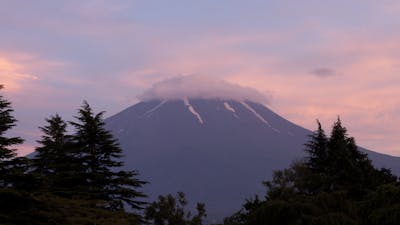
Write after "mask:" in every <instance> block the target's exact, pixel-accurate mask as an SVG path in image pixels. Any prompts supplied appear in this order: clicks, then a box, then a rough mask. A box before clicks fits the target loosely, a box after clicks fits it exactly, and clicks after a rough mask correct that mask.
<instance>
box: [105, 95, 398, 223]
mask: <svg viewBox="0 0 400 225" xmlns="http://www.w3.org/2000/svg"><path fill="white" fill-rule="evenodd" d="M311 119H312V118H311ZM106 123H107V126H108V129H110V130H111V131H112V132H113V134H114V135H115V137H116V138H118V139H119V141H120V144H121V147H122V148H123V149H124V154H125V165H126V168H128V169H135V170H138V171H139V172H140V174H141V177H142V178H143V179H144V180H147V181H149V182H150V184H148V185H146V187H145V189H144V191H145V193H147V194H148V195H149V197H150V198H149V200H154V199H155V198H156V197H157V196H158V195H159V194H167V193H176V192H177V191H183V192H185V193H186V194H187V197H188V199H189V201H190V203H194V202H204V203H205V204H206V208H207V210H208V214H209V218H218V219H220V218H222V217H223V216H226V215H229V214H231V213H233V212H234V211H236V210H238V209H240V207H241V205H242V204H243V202H244V200H245V199H246V198H250V197H253V196H254V195H255V194H259V195H261V196H263V195H264V193H265V188H264V187H263V186H262V184H261V182H262V181H264V180H267V179H269V178H270V177H271V174H272V171H273V170H277V169H282V168H285V167H287V166H289V165H290V163H291V162H292V161H293V160H295V159H301V158H302V157H304V151H303V149H304V143H305V142H307V141H308V135H309V134H310V131H309V130H306V129H304V128H302V127H300V126H297V125H295V124H293V123H291V122H289V121H287V120H285V119H284V118H282V117H280V116H279V115H277V114H275V113H274V112H272V111H271V110H269V109H268V108H266V107H265V106H263V105H261V104H257V103H254V102H250V101H234V100H219V99H214V100H212V99H207V100H206V99H186V100H170V101H162V100H152V101H147V102H141V103H138V104H136V105H134V106H132V107H130V108H128V109H126V110H124V111H122V112H120V113H118V114H116V115H115V116H112V117H111V118H108V119H107V120H106ZM362 150H363V151H365V152H367V153H368V154H369V156H370V158H371V159H372V160H373V162H374V163H375V165H376V166H378V167H382V166H385V167H388V168H392V169H393V172H394V173H396V174H400V158H398V157H392V156H388V155H383V154H379V153H376V152H371V151H368V150H365V149H362Z"/></svg>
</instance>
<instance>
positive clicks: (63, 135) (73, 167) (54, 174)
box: [0, 86, 205, 225]
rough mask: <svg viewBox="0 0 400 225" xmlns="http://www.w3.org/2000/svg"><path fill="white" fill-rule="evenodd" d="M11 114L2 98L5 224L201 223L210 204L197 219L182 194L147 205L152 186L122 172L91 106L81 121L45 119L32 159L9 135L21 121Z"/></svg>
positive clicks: (0, 182) (0, 172)
mask: <svg viewBox="0 0 400 225" xmlns="http://www.w3.org/2000/svg"><path fill="white" fill-rule="evenodd" d="M0 89H2V86H0ZM12 112H13V109H12V107H11V103H10V102H9V101H7V100H6V99H4V97H3V96H2V95H0V224H68V225H75V224H87V225H89V224H93V225H94V224H177V225H178V224H182V225H184V224H191V225H201V224H202V221H203V218H204V217H205V209H204V205H203V204H198V207H197V214H196V215H191V214H190V213H189V212H187V211H186V210H185V208H184V207H185V205H186V204H187V202H186V199H185V196H184V194H183V193H178V195H177V196H176V197H174V196H172V195H167V196H160V197H159V199H158V201H156V202H153V203H151V204H148V203H146V201H145V200H146V199H145V197H146V195H145V194H144V193H143V192H141V191H140V188H141V187H142V186H143V185H145V184H146V183H147V182H146V181H142V180H140V179H139V178H138V172H137V171H126V170H123V169H121V168H122V166H123V162H122V160H121V158H122V149H121V148H120V147H119V145H118V142H117V140H116V139H114V138H113V136H112V134H111V133H110V132H109V131H107V130H106V129H105V128H104V127H105V123H104V121H103V114H104V112H100V113H97V114H96V113H94V112H93V110H92V109H91V107H90V106H89V104H88V103H87V102H84V103H83V105H82V106H81V107H80V109H79V110H78V113H77V115H76V116H75V121H71V122H66V121H64V120H63V119H62V118H61V117H60V116H59V115H57V114H56V115H54V116H51V117H50V118H48V119H46V124H45V125H44V126H43V127H40V130H41V133H42V136H41V138H40V140H38V144H39V147H37V148H36V149H35V152H34V153H33V156H32V157H29V158H26V157H17V154H16V152H17V149H16V148H15V147H16V146H17V145H18V144H21V143H22V142H23V140H22V139H21V138H20V137H8V136H7V135H6V132H7V131H8V130H10V129H11V128H13V127H14V126H15V125H16V122H17V121H16V119H15V118H14V117H13V115H12ZM68 126H71V127H72V128H73V132H72V134H69V132H67V130H68Z"/></svg>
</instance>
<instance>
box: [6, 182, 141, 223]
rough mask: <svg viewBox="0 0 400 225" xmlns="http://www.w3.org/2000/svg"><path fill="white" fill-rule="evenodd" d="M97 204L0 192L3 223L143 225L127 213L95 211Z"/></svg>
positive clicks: (15, 192)
mask: <svg viewBox="0 0 400 225" xmlns="http://www.w3.org/2000/svg"><path fill="white" fill-rule="evenodd" d="M96 204H98V203H97V202H96V201H89V200H85V199H77V198H62V197H59V196H55V195H52V194H49V193H36V194H32V193H29V192H24V191H16V190H10V189H0V223H1V224H10V225H11V224H18V225H25V224H26V225H36V224H37V225H45V224H60V225H64V224H65V225H79V224H85V225H95V224H96V225H100V224H104V225H113V224H126V225H128V224H131V225H132V224H140V223H139V220H138V218H137V217H136V216H135V215H133V214H129V213H125V212H124V211H119V212H111V211H108V210H105V209H101V208H98V207H94V206H95V205H96Z"/></svg>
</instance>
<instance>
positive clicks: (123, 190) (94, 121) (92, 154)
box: [71, 102, 146, 211]
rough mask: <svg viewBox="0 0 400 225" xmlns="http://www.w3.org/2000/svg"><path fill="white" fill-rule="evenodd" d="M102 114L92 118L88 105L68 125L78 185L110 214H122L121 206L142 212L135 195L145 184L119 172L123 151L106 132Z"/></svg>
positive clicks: (128, 173) (140, 196)
mask: <svg viewBox="0 0 400 225" xmlns="http://www.w3.org/2000/svg"><path fill="white" fill-rule="evenodd" d="M103 114H104V112H100V113H98V114H94V113H93V111H92V109H91V108H90V106H89V104H88V103H87V102H84V104H83V106H82V107H81V108H80V109H79V111H78V115H77V116H76V117H75V118H76V119H77V120H78V122H71V124H72V125H73V126H74V127H75V129H76V133H75V135H74V136H73V140H74V142H75V144H76V146H75V147H76V152H75V153H74V154H75V156H74V157H75V158H76V159H78V161H80V165H81V168H80V169H78V170H79V171H82V174H81V176H82V177H83V178H84V179H85V182H84V183H83V184H81V186H83V187H84V189H85V190H86V192H87V193H86V194H87V196H89V197H90V198H93V199H99V200H102V201H103V202H104V204H103V207H104V208H107V209H110V210H116V211H117V210H123V209H124V203H126V204H128V205H129V206H130V207H131V208H133V209H141V208H142V205H143V204H144V203H143V202H142V201H139V200H138V198H142V197H145V195H144V194H143V193H141V192H140V191H138V190H137V189H139V188H140V187H142V185H143V184H145V183H146V182H144V181H141V180H139V179H138V178H137V176H138V173H137V172H136V171H123V170H119V169H120V167H122V166H123V162H122V161H120V159H121V157H122V149H121V148H120V147H119V144H118V143H117V141H116V140H115V139H114V138H113V136H112V134H111V133H110V132H109V131H107V130H106V129H105V128H104V126H105V123H104V121H103V118H102V117H103Z"/></svg>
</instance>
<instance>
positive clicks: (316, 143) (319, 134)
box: [305, 120, 328, 173]
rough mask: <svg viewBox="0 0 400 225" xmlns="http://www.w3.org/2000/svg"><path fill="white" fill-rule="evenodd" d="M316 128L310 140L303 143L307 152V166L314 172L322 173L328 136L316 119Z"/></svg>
mask: <svg viewBox="0 0 400 225" xmlns="http://www.w3.org/2000/svg"><path fill="white" fill-rule="evenodd" d="M317 124H318V129H317V130H316V131H314V132H313V134H311V135H310V136H309V137H310V140H309V142H308V143H306V144H305V146H306V149H305V151H306V153H308V158H307V163H306V164H307V166H308V167H309V168H310V169H311V170H312V171H313V172H316V173H323V172H324V169H325V163H326V161H327V154H328V149H327V147H328V146H327V145H328V138H327V136H326V135H325V131H324V130H323V129H322V126H321V123H320V122H319V121H318V120H317Z"/></svg>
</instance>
